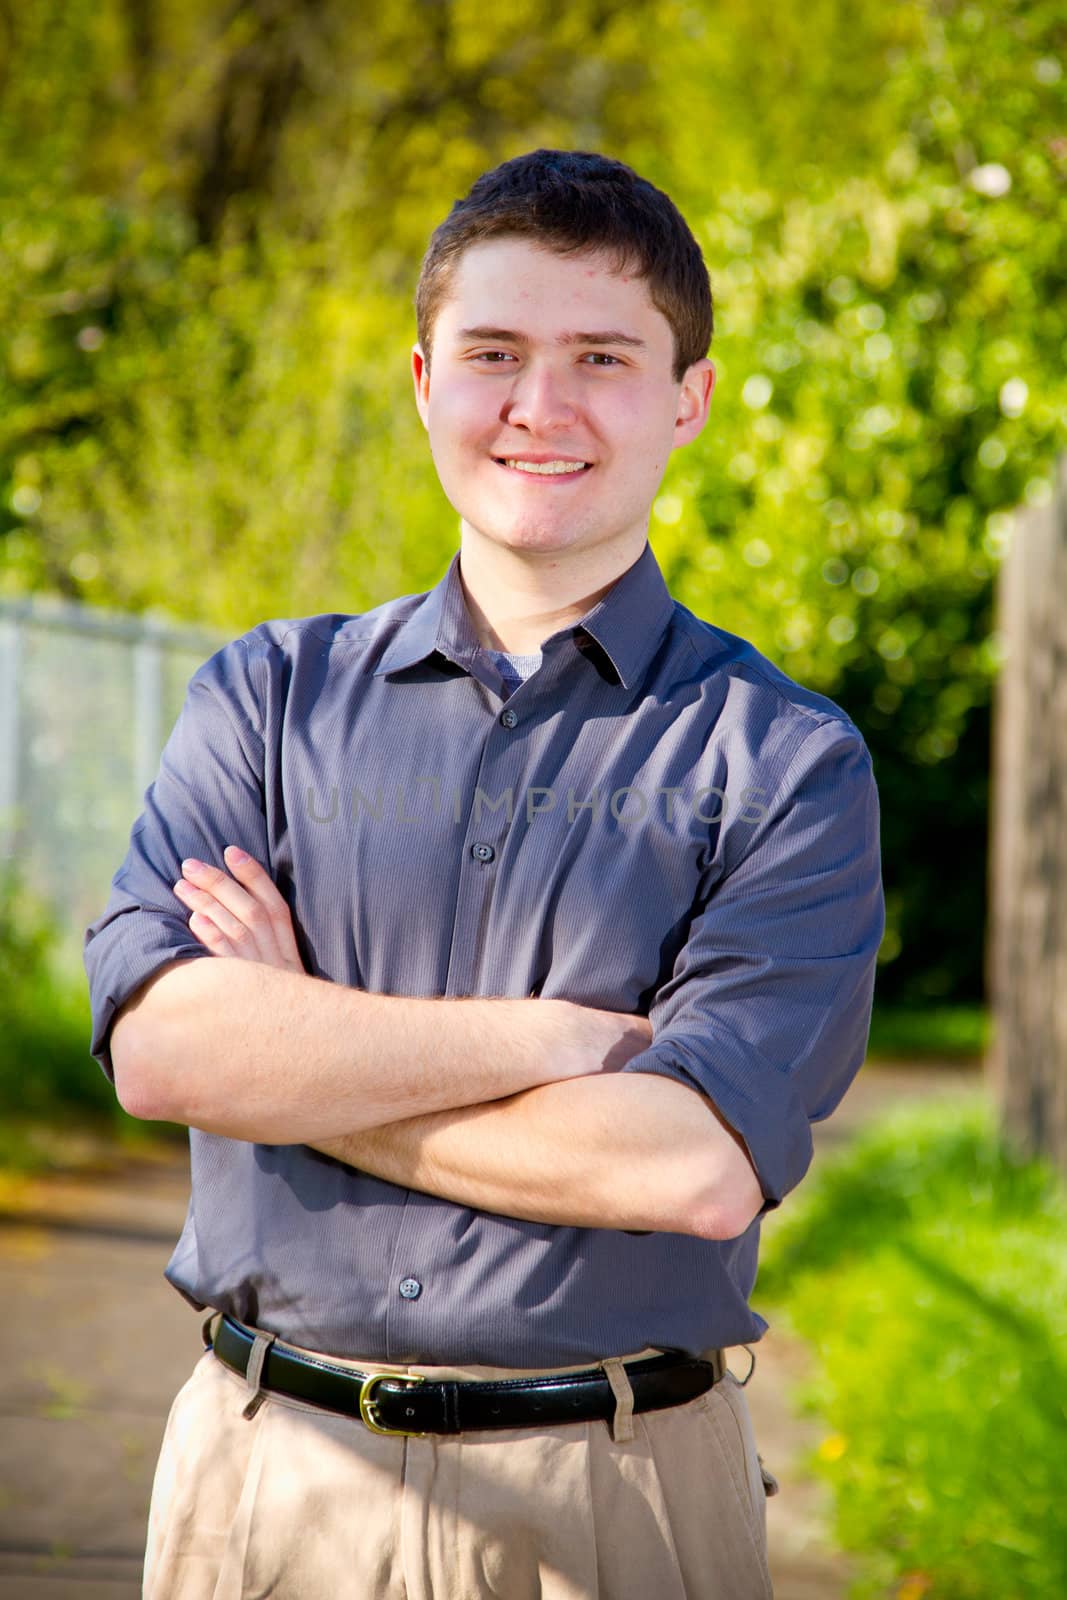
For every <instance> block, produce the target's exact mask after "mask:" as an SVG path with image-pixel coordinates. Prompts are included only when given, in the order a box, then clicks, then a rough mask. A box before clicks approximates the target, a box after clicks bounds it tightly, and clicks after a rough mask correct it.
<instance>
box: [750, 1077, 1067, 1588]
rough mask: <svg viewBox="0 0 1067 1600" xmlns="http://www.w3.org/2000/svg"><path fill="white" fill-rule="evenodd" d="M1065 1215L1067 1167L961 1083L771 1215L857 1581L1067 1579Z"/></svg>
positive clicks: (1000, 1584)
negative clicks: (1050, 1159) (957, 1093)
mask: <svg viewBox="0 0 1067 1600" xmlns="http://www.w3.org/2000/svg"><path fill="white" fill-rule="evenodd" d="M1065 1227H1067V1194H1065V1192H1064V1188H1063V1184H1062V1180H1061V1179H1060V1178H1059V1177H1058V1176H1057V1175H1056V1174H1055V1173H1054V1172H1053V1171H1052V1169H1051V1168H1049V1167H1048V1166H1047V1165H1046V1164H1045V1163H1042V1162H1021V1161H1018V1160H1016V1159H1015V1158H1014V1157H1013V1155H1012V1154H1011V1152H1010V1151H1009V1150H1007V1149H1006V1148H1005V1147H1004V1146H1003V1145H1002V1144H1001V1143H1000V1142H999V1140H998V1138H997V1136H996V1133H995V1130H994V1124H993V1117H992V1114H991V1111H990V1108H989V1106H988V1104H987V1103H986V1102H985V1101H984V1100H979V1099H978V1098H976V1099H975V1100H974V1102H973V1103H971V1104H967V1105H966V1107H965V1109H963V1110H962V1111H961V1108H960V1102H959V1101H958V1100H957V1099H956V1098H952V1099H951V1100H946V1101H945V1102H944V1103H943V1104H940V1105H938V1104H933V1105H931V1104H925V1105H923V1106H921V1107H919V1108H905V1109H902V1110H900V1111H898V1112H897V1113H895V1114H894V1115H893V1116H892V1117H891V1118H890V1119H888V1120H886V1121H885V1122H883V1123H882V1124H881V1125H880V1126H879V1127H878V1128H877V1129H875V1130H873V1131H870V1132H868V1133H866V1134H864V1135H862V1136H861V1137H860V1138H859V1139H857V1140H856V1141H855V1142H854V1143H853V1144H852V1145H851V1146H850V1147H849V1149H848V1151H847V1152H846V1153H845V1154H844V1155H843V1156H839V1157H837V1158H836V1159H831V1160H828V1161H826V1162H825V1163H824V1164H821V1165H819V1166H818V1167H817V1168H816V1169H815V1170H814V1171H813V1174H812V1177H811V1180H810V1182H809V1185H808V1186H806V1187H805V1188H804V1189H803V1190H802V1191H801V1192H800V1193H799V1194H798V1195H797V1197H796V1204H795V1206H791V1207H790V1208H789V1210H788V1211H784V1212H783V1216H782V1219H781V1222H780V1223H776V1225H775V1226H773V1227H772V1228H770V1229H768V1232H767V1237H766V1239H765V1242H764V1248H763V1261H762V1265H761V1269H760V1274H759V1278H758V1280H757V1284H756V1290H755V1297H756V1303H757V1304H759V1303H760V1302H761V1301H762V1302H764V1303H766V1304H770V1305H772V1306H774V1307H776V1308H779V1309H776V1310H775V1311H773V1312H772V1313H771V1314H770V1316H771V1317H772V1318H774V1317H777V1316H779V1315H781V1316H782V1317H784V1319H785V1320H786V1322H787V1323H788V1325H790V1326H791V1327H792V1328H793V1329H794V1330H795V1331H796V1332H797V1333H798V1334H799V1335H800V1336H801V1337H803V1338H805V1339H808V1340H810V1341H811V1343H812V1344H813V1346H814V1347H815V1350H816V1354H817V1357H818V1375H817V1377H816V1379H815V1381H814V1383H813V1385H812V1386H811V1388H810V1390H809V1392H808V1397H807V1401H806V1407H805V1408H806V1409H807V1410H809V1411H811V1412H813V1413H815V1414H817V1415H819V1416H820V1417H821V1418H822V1419H823V1420H824V1421H825V1422H826V1424H827V1427H828V1430H829V1431H828V1433H827V1435H826V1436H825V1437H824V1439H823V1441H822V1443H821V1445H820V1446H819V1447H818V1448H817V1450H816V1451H815V1452H814V1454H813V1457H812V1459H811V1461H810V1463H809V1465H810V1467H811V1469H812V1470H814V1471H816V1472H817V1473H818V1474H819V1475H820V1476H821V1477H823V1478H824V1479H825V1480H826V1481H827V1482H828V1483H829V1484H830V1486H831V1488H832V1491H833V1496H834V1501H835V1519H834V1520H835V1535H836V1538H837V1540H838V1541H839V1542H840V1544H841V1545H842V1547H843V1548H846V1549H848V1550H850V1551H854V1552H856V1568H857V1571H858V1572H859V1574H860V1577H859V1580H858V1581H857V1583H856V1585H855V1586H854V1588H853V1589H852V1590H851V1591H850V1596H851V1597H852V1600H875V1597H876V1596H881V1595H884V1594H886V1593H894V1594H898V1593H899V1594H905V1593H907V1594H914V1595H915V1596H919V1595H921V1594H926V1593H929V1594H930V1595H945V1596H951V1597H952V1600H1023V1597H1026V1600H1055V1597H1058V1596H1059V1595H1062V1594H1063V1593H1064V1592H1065V1589H1067V1531H1065V1528H1064V1523H1063V1518H1062V1515H1061V1498H1062V1461H1063V1455H1064V1448H1065V1444H1067V1361H1065V1359H1064V1353H1063V1352H1064V1349H1065V1337H1067V1256H1065V1254H1064V1250H1063V1240H1064V1230H1065ZM897 1585H900V1587H897Z"/></svg>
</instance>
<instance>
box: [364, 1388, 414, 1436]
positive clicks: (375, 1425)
mask: <svg viewBox="0 0 1067 1600" xmlns="http://www.w3.org/2000/svg"><path fill="white" fill-rule="evenodd" d="M386 1379H389V1380H390V1382H392V1383H411V1384H415V1383H425V1382H426V1380H425V1378H420V1377H417V1376H416V1375H415V1374H414V1373H410V1372H373V1373H371V1375H370V1377H368V1378H364V1380H363V1387H362V1388H361V1389H360V1391H359V1414H360V1417H361V1418H362V1420H363V1424H364V1427H367V1428H369V1429H370V1431H371V1433H383V1434H388V1435H390V1437H392V1438H397V1439H425V1437H426V1435H425V1434H424V1433H417V1432H415V1431H414V1430H413V1429H410V1428H383V1427H382V1425H381V1423H380V1422H379V1421H378V1420H377V1418H376V1417H375V1415H374V1412H375V1410H376V1403H375V1401H374V1398H373V1395H374V1390H375V1388H376V1387H377V1385H378V1384H379V1383H384V1382H385V1380H386Z"/></svg>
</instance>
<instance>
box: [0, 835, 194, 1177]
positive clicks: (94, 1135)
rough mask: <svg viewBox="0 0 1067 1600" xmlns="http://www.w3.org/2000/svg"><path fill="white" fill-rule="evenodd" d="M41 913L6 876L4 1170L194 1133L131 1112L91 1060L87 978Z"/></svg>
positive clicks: (86, 1159)
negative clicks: (60, 961) (59, 958)
mask: <svg viewBox="0 0 1067 1600" xmlns="http://www.w3.org/2000/svg"><path fill="white" fill-rule="evenodd" d="M57 943H58V941H57V938H56V933H55V929H54V927H53V926H52V925H51V923H50V922H49V919H48V917H47V915H46V913H45V912H44V910H43V908H42V907H41V905H40V904H39V903H38V902H35V901H34V900H33V899H32V897H30V896H29V895H27V894H26V893H25V892H24V890H22V889H21V888H20V886H19V885H18V883H17V881H16V879H15V877H14V875H13V873H12V871H11V868H10V866H8V867H7V868H6V869H5V870H4V871H3V873H2V874H0V1170H6V1171H9V1172H22V1173H30V1172H37V1171H42V1170H48V1169H55V1168H57V1167H58V1168H64V1169H70V1168H78V1167H84V1166H93V1165H99V1164H100V1163H101V1162H104V1163H105V1164H106V1163H108V1162H109V1161H111V1160H113V1159H115V1158H116V1157H119V1156H121V1155H122V1154H123V1153H124V1152H131V1151H147V1150H151V1149H153V1148H155V1147H156V1146H158V1145H159V1143H160V1141H161V1140H162V1141H163V1142H168V1141H171V1140H173V1139H174V1138H177V1137H180V1138H181V1139H182V1140H184V1139H186V1138H187V1130H186V1129H184V1128H181V1129H175V1128H172V1126H171V1125H170V1124H161V1123H150V1124H146V1123H142V1122H138V1121H137V1120H136V1119H135V1118H133V1117H130V1116H128V1115H127V1114H126V1112H125V1111H123V1109H122V1107H121V1106H120V1105H119V1103H118V1100H117V1099H116V1097H115V1091H114V1089H113V1088H112V1087H111V1085H110V1084H109V1083H108V1081H107V1079H106V1078H105V1077H104V1074H103V1073H102V1072H101V1070H100V1068H99V1066H98V1065H97V1063H96V1061H94V1060H93V1058H92V1056H91V1055H90V1054H89V1043H90V1037H91V1030H92V1022H91V1017H90V1012H89V995H88V990H87V986H86V982H85V978H84V976H83V975H82V974H81V973H79V972H74V973H71V972H66V971H64V970H63V969H62V968H61V967H60V966H59V965H57V962H56V959H55V950H56V948H57Z"/></svg>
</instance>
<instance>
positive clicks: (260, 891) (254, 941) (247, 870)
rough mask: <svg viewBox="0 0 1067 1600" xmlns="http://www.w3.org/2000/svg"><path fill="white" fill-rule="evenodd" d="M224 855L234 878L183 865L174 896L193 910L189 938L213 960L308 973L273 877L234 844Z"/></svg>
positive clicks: (199, 863)
mask: <svg viewBox="0 0 1067 1600" xmlns="http://www.w3.org/2000/svg"><path fill="white" fill-rule="evenodd" d="M223 855H224V857H225V860H226V865H227V866H228V867H229V868H230V871H231V872H232V873H233V877H232V878H231V877H230V876H229V875H228V874H227V873H225V872H223V871H222V869H221V868H220V867H212V866H209V865H207V864H206V863H205V862H203V861H193V860H188V861H183V862H182V874H183V875H182V877H181V878H179V880H178V882H177V883H176V884H175V885H174V893H175V894H176V895H177V896H178V899H179V900H180V901H181V902H182V904H183V905H187V906H189V907H190V908H191V911H192V915H191V916H190V918H189V931H190V933H193V934H195V935H196V937H197V938H198V939H199V941H200V943H201V944H202V945H203V946H204V948H205V949H206V950H210V952H211V954H212V955H213V956H230V957H236V958H237V959H238V960H241V961H258V962H261V963H262V964H263V965H265V966H268V967H281V968H282V969H283V970H284V971H287V972H304V971H305V970H306V969H305V967H304V963H303V961H301V959H300V952H299V950H298V949H297V946H296V935H295V934H294V932H293V919H292V916H291V915H290V912H289V907H288V905H287V904H286V902H285V900H284V899H283V898H282V896H281V894H280V893H279V891H278V889H277V887H276V885H275V884H274V882H273V880H272V879H271V877H270V874H269V873H268V872H267V871H266V870H265V869H264V868H263V867H261V866H260V864H259V862H258V861H255V860H253V858H252V857H251V856H250V855H247V854H246V853H245V851H243V850H241V849H239V848H238V846H237V845H235V844H230V845H227V846H226V849H225V851H224V852H223Z"/></svg>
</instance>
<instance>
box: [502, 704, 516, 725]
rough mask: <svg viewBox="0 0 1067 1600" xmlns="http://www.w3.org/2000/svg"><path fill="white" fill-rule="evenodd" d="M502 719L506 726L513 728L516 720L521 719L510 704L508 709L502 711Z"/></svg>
mask: <svg viewBox="0 0 1067 1600" xmlns="http://www.w3.org/2000/svg"><path fill="white" fill-rule="evenodd" d="M500 720H501V722H502V723H503V724H504V726H505V728H513V727H514V726H515V724H516V722H518V720H519V717H518V713H517V712H515V711H512V709H511V707H510V706H509V707H508V709H507V710H506V711H502V712H501V713H500Z"/></svg>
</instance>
